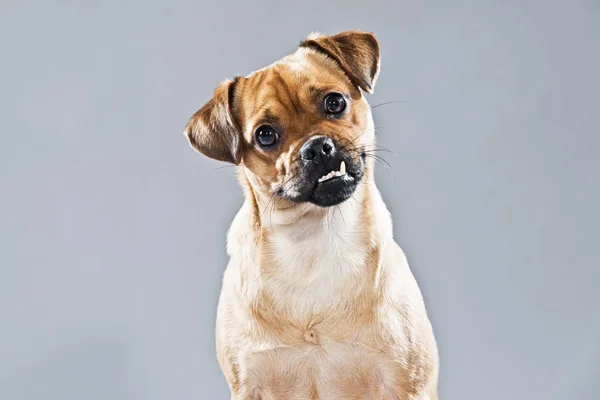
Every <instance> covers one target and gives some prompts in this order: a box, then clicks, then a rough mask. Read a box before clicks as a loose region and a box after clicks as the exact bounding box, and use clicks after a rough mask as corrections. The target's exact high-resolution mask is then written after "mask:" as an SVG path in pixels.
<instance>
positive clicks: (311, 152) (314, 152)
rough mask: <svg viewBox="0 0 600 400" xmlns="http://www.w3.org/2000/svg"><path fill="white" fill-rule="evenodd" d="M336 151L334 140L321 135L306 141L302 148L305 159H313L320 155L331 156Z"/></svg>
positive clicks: (301, 154)
mask: <svg viewBox="0 0 600 400" xmlns="http://www.w3.org/2000/svg"><path fill="white" fill-rule="evenodd" d="M334 152H335V145H334V144H333V140H331V139H329V138H328V137H326V136H319V137H316V138H314V139H311V140H309V141H308V142H306V143H304V145H303V146H302V148H301V149H300V157H302V159H303V160H307V161H312V160H315V159H317V160H318V159H319V156H320V157H331V156H332V155H333V153H334Z"/></svg>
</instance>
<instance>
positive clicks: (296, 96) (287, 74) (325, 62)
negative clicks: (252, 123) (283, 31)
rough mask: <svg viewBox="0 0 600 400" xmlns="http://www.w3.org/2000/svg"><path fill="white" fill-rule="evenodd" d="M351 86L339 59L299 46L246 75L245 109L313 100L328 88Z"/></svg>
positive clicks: (310, 101) (345, 90)
mask: <svg viewBox="0 0 600 400" xmlns="http://www.w3.org/2000/svg"><path fill="white" fill-rule="evenodd" d="M352 88H353V86H352V84H351V82H350V80H349V79H348V78H347V77H346V75H345V74H344V73H343V72H342V70H341V69H340V68H339V66H338V65H337V63H336V62H334V61H333V60H331V59H330V58H328V57H327V56H325V55H324V54H321V53H317V52H314V51H312V50H309V49H304V48H300V49H298V50H297V51H296V52H295V53H293V54H290V55H288V56H285V57H283V58H282V59H280V60H278V61H276V62H274V63H273V64H271V65H269V66H267V67H265V68H262V69H260V70H258V71H255V72H252V73H251V74H249V75H248V76H246V77H245V83H244V89H243V91H244V94H243V98H244V102H245V103H246V106H249V108H248V107H245V108H246V110H248V109H249V110H250V111H251V112H250V113H249V114H252V115H253V114H255V112H256V111H257V110H263V111H264V110H265V109H266V108H268V109H271V108H286V107H288V106H289V105H290V104H295V105H297V106H301V105H302V104H307V103H313V101H314V99H315V97H318V96H320V95H323V94H324V93H326V92H328V91H341V92H345V93H347V92H349V91H352ZM348 94H349V93H348ZM247 116H249V115H247Z"/></svg>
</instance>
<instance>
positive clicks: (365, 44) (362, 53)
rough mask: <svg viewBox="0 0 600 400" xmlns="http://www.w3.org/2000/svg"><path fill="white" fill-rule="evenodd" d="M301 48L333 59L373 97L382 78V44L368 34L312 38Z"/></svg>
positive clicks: (319, 35)
mask: <svg viewBox="0 0 600 400" xmlns="http://www.w3.org/2000/svg"><path fill="white" fill-rule="evenodd" d="M300 47H307V48H312V49H314V50H317V51H319V52H322V53H325V54H327V55H328V56H329V57H331V58H333V59H334V60H335V61H336V62H337V63H338V64H339V66H340V67H341V68H342V70H343V71H344V72H345V73H346V75H348V77H349V78H350V80H351V81H352V82H353V83H354V84H355V85H356V86H358V87H360V88H361V89H362V90H364V91H365V92H367V93H373V89H374V87H375V81H377V75H379V59H380V53H379V43H378V42H377V39H375V35H373V34H372V33H370V32H365V31H346V32H342V33H338V34H337V35H333V36H325V35H321V34H319V33H313V34H311V35H310V36H309V37H308V38H307V39H306V40H305V41H304V42H302V43H301V44H300Z"/></svg>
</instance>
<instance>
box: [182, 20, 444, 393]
mask: <svg viewBox="0 0 600 400" xmlns="http://www.w3.org/2000/svg"><path fill="white" fill-rule="evenodd" d="M379 67H380V49H379V43H378V41H377V39H376V38H375V36H374V35H373V34H372V33H370V32H365V31H346V32H342V33H339V34H336V35H332V36H327V35H323V34H318V33H314V34H311V35H309V36H308V38H307V39H306V40H304V41H303V42H302V43H301V44H300V46H299V48H298V49H297V50H296V51H295V52H294V53H292V54H290V55H287V56H286V57H283V58H282V59H280V60H279V61H276V62H275V63H273V64H272V65H270V66H268V67H266V68H263V69H261V70H258V71H255V72H253V73H251V74H250V75H248V76H246V77H239V76H238V77H235V78H234V79H229V80H226V81H223V82H221V83H220V84H219V85H218V87H217V88H216V90H215V91H214V95H213V97H212V98H211V99H210V100H209V101H208V102H207V103H206V104H205V105H204V106H203V107H202V108H200V109H199V110H198V111H197V112H196V113H195V114H194V115H193V116H192V117H191V118H190V120H189V122H188V124H187V126H186V127H185V130H184V134H185V136H186V137H187V138H188V140H189V142H190V144H191V145H192V147H193V148H195V149H196V150H198V151H199V152H200V153H202V154H204V155H205V156H208V157H211V158H213V159H216V160H220V161H224V162H228V163H232V164H234V165H236V166H237V172H238V178H239V182H240V184H241V186H242V188H243V190H244V194H245V202H244V204H243V206H242V207H241V209H240V210H239V212H238V213H237V215H236V216H235V218H234V220H233V223H232V225H231V229H230V231H229V233H228V236H227V252H228V255H229V257H230V261H229V264H228V266H227V268H226V270H225V273H224V277H223V282H222V291H221V295H220V298H219V304H218V311H217V322H216V325H217V326H216V348H217V358H218V361H219V364H220V366H221V369H222V370H223V373H224V375H225V377H226V380H227V382H228V385H229V388H230V390H231V394H232V397H231V398H232V399H244V400H251V399H254V400H257V399H263V400H292V399H322V400H325V399H328V400H330V399H331V400H333V399H336V400H337V399H344V400H346V399H357V400H358V399H360V400H363V399H390V400H391V399H397V400H436V399H437V398H438V395H437V384H438V372H439V358H438V351H437V345H436V341H435V338H434V335H433V332H432V327H431V324H430V321H429V318H428V316H427V312H426V308H425V305H424V301H423V297H422V295H421V292H420V290H419V287H418V285H417V283H416V281H415V278H414V277H413V275H412V273H411V271H410V269H409V266H408V264H407V260H406V257H405V255H404V253H403V252H402V250H401V249H400V247H399V246H398V245H397V244H396V242H395V241H394V239H393V237H392V222H391V217H390V214H389V212H388V210H387V208H386V206H385V204H384V202H383V200H382V198H381V195H380V193H379V191H378V189H377V187H376V185H375V182H374V174H373V172H374V157H373V151H374V149H375V129H374V124H373V117H372V114H371V108H370V106H369V104H368V103H367V101H366V99H365V97H364V94H370V93H372V92H373V88H374V86H375V82H376V81H377V77H378V74H379Z"/></svg>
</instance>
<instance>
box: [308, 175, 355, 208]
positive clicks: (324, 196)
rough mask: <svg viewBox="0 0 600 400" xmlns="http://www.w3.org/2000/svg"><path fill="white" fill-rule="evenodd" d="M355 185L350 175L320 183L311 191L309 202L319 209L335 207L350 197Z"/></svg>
mask: <svg viewBox="0 0 600 400" xmlns="http://www.w3.org/2000/svg"><path fill="white" fill-rule="evenodd" d="M357 185H358V183H357V182H356V180H355V179H354V178H353V177H352V176H350V175H345V176H341V177H337V178H333V179H330V180H328V181H325V182H320V183H317V186H316V187H315V188H314V189H313V191H312V193H311V196H310V199H309V201H310V202H311V203H313V204H315V205H317V206H320V207H331V206H336V205H338V204H340V203H343V202H344V201H346V200H348V199H349V198H350V197H352V195H353V194H354V191H355V190H356V187H357Z"/></svg>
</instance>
